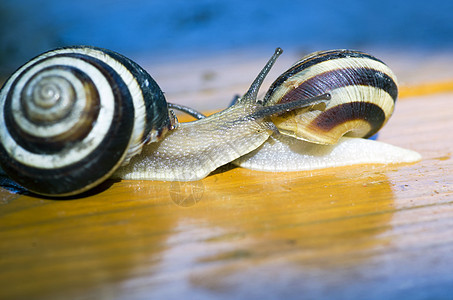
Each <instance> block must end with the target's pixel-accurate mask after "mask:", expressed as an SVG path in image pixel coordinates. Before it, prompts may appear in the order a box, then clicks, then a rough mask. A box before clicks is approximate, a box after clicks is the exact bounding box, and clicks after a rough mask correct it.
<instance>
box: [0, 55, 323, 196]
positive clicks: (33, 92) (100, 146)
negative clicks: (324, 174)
mask: <svg viewBox="0 0 453 300" xmlns="http://www.w3.org/2000/svg"><path fill="white" fill-rule="evenodd" d="M281 52H282V50H281V49H277V50H276V52H275V53H274V55H273V56H272V58H271V59H270V60H269V61H268V63H267V64H266V65H265V67H264V68H263V69H262V71H261V72H260V73H259V75H258V77H257V78H256V79H255V81H254V82H253V83H252V85H251V87H250V89H249V90H248V91H247V93H246V94H245V95H244V96H243V97H242V98H240V99H239V100H238V101H237V103H236V104H235V105H233V106H232V107H229V108H227V109H226V110H224V111H222V112H220V113H217V114H215V115H212V116H209V117H206V118H203V119H201V120H198V121H194V122H190V123H184V124H178V122H177V120H176V118H175V116H174V114H173V112H172V110H169V107H171V105H169V104H168V103H167V102H166V100H165V97H164V96H163V93H162V91H161V89H160V88H159V86H158V85H157V83H156V82H155V81H154V80H153V79H152V78H151V76H150V75H149V74H148V73H147V72H146V71H144V70H143V69H142V68H141V67H140V66H138V65H137V64H136V63H134V62H133V61H131V60H130V59H128V58H126V57H124V56H122V55H120V54H118V53H116V52H113V51H110V50H106V49H101V48H95V47H88V46H76V47H66V48H60V49H56V50H52V51H49V52H46V53H44V54H42V55H39V56H38V57H36V58H34V59H32V60H30V61H29V62H28V63H26V64H25V65H23V66H22V67H20V68H19V69H18V70H17V71H16V72H15V73H14V74H13V75H11V77H10V78H9V79H8V80H7V81H6V83H5V84H4V86H3V87H2V89H1V90H0V124H2V127H1V130H0V164H1V166H2V169H3V170H4V171H5V173H6V174H7V175H8V176H10V177H11V178H12V179H13V180H15V181H16V182H18V183H19V184H20V185H22V186H24V187H25V188H26V189H28V190H30V191H32V192H34V193H37V194H41V195H47V196H70V195H76V194H79V193H82V192H84V191H87V190H89V189H91V188H93V187H94V186H96V185H98V184H100V183H101V182H103V181H104V180H105V179H107V178H109V177H110V176H111V175H112V174H114V173H115V172H116V173H115V177H120V178H127V179H145V178H146V179H155V180H196V179H200V178H203V177H204V176H206V175H207V174H209V173H210V172H211V171H213V170H215V169H216V168H217V167H219V166H221V165H224V164H226V163H228V162H231V161H233V160H235V159H237V158H239V157H241V156H243V155H245V154H247V153H249V152H250V151H252V150H254V149H256V148H257V147H259V146H260V145H261V144H262V143H263V142H264V141H266V140H267V139H268V138H269V136H270V135H271V134H272V132H274V131H275V130H274V126H273V124H272V122H270V120H269V116H271V115H276V114H279V113H284V112H288V111H290V110H293V109H296V108H303V107H305V108H309V107H312V106H313V105H315V106H316V105H321V104H323V103H325V102H326V101H328V100H329V99H330V96H329V95H328V94H322V95H317V96H315V97H311V98H307V99H301V100H298V101H293V102H289V103H283V104H275V105H267V106H264V105H262V103H261V102H260V101H258V100H257V93H258V89H259V87H260V86H261V84H262V81H263V80H264V78H265V76H266V75H267V73H268V72H269V70H270V68H271V67H272V65H273V63H274V62H275V60H276V59H277V57H278V56H279V55H280V54H281ZM175 108H181V109H183V110H184V107H178V106H175ZM185 111H186V112H188V113H192V114H194V115H195V116H198V117H199V118H201V117H202V115H201V114H199V113H197V112H196V111H194V110H191V109H187V110H185ZM140 152H141V154H140ZM139 154H140V155H139ZM149 161H151V163H149ZM142 167H143V168H142ZM140 168H142V169H140ZM137 169H138V171H139V172H136V171H137Z"/></svg>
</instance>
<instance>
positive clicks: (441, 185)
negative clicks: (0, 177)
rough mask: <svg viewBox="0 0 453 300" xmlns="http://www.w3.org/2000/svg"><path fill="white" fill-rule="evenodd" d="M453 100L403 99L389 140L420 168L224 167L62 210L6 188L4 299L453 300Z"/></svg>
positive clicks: (128, 187) (118, 186)
mask: <svg viewBox="0 0 453 300" xmlns="http://www.w3.org/2000/svg"><path fill="white" fill-rule="evenodd" d="M255 69H257V68H255ZM250 81H251V80H250ZM440 86H441V87H440ZM417 89H418V90H417ZM452 90H453V83H451V82H446V81H442V82H438V83H436V82H434V83H433V84H431V85H421V84H418V85H416V86H412V87H406V88H404V87H403V88H402V89H401V95H402V98H401V99H400V100H399V102H398V105H397V110H396V112H395V114H394V116H393V118H392V119H391V120H390V122H389V124H388V125H387V126H386V127H385V128H384V129H383V130H382V132H381V135H380V138H379V139H380V140H381V141H385V142H388V143H391V144H394V145H398V146H402V147H406V148H409V149H413V150H416V151H418V152H420V153H421V154H422V155H423V160H422V161H421V162H419V163H416V164H413V165H404V166H384V167H383V166H357V167H351V168H338V169H328V170H322V171H316V172H295V173H265V172H256V171H249V170H245V169H240V168H229V167H227V168H224V169H223V170H222V171H221V172H217V173H216V174H214V175H211V176H209V177H207V178H206V179H204V180H202V181H199V182H193V183H168V182H144V181H121V182H108V183H106V184H104V185H103V186H102V187H101V188H100V189H98V190H97V191H96V193H94V194H93V195H89V196H86V197H84V198H82V199H74V200H65V201H63V200H48V199H42V198H35V197H32V196H30V195H26V194H20V193H14V192H13V190H14V189H13V188H11V186H9V182H8V181H4V182H3V188H1V189H0V299H213V298H217V299H453V271H452V265H453V160H452V157H451V155H452V151H453V130H452V129H453V99H452V97H453V94H451V91H452ZM417 91H418V92H417ZM439 92H443V93H439ZM231 95H232V94H231Z"/></svg>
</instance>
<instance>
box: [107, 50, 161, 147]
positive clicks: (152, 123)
mask: <svg viewBox="0 0 453 300" xmlns="http://www.w3.org/2000/svg"><path fill="white" fill-rule="evenodd" d="M103 51H104V52H105V53H107V54H108V55H109V56H111V57H112V58H114V59H115V60H117V61H119V62H120V63H121V64H122V65H123V66H124V67H126V68H127V69H128V71H129V72H130V73H131V74H132V75H133V77H134V79H135V80H137V83H138V85H139V87H140V89H141V92H142V94H143V98H144V102H145V109H146V127H145V131H144V132H145V135H144V136H143V141H145V140H146V139H147V135H148V133H150V132H151V131H159V130H161V129H162V128H164V127H169V126H170V119H169V116H168V107H167V102H166V100H165V97H164V94H163V92H162V90H161V89H160V87H159V86H158V85H157V83H156V81H154V79H153V78H152V77H151V76H150V75H149V74H148V72H146V71H145V70H144V69H143V68H142V67H140V66H139V65H138V64H136V63H135V62H133V61H132V60H130V59H128V58H127V57H125V56H123V55H121V54H119V53H116V52H114V51H111V50H107V49H103Z"/></svg>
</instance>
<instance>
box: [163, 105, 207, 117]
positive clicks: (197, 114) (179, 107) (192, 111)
mask: <svg viewBox="0 0 453 300" xmlns="http://www.w3.org/2000/svg"><path fill="white" fill-rule="evenodd" d="M168 108H171V109H176V110H178V111H180V112H183V113H186V114H188V115H189V116H192V117H194V118H195V119H198V120H201V119H204V118H206V116H205V115H203V114H202V113H201V112H199V111H198V110H195V109H193V108H191V107H188V106H185V105H180V104H175V103H168Z"/></svg>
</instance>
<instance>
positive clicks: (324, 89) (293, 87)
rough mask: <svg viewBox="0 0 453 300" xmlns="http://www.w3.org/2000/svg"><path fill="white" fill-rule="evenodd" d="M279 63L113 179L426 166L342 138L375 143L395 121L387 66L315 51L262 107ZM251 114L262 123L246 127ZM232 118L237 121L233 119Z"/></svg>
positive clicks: (385, 148) (387, 148)
mask: <svg viewBox="0 0 453 300" xmlns="http://www.w3.org/2000/svg"><path fill="white" fill-rule="evenodd" d="M275 58H276V56H275V55H274V57H273V58H272V59H271V60H270V62H268V65H267V66H266V67H265V68H264V69H263V70H264V71H262V73H260V75H258V77H257V80H255V83H254V84H252V87H251V89H250V90H249V92H248V93H246V95H245V96H243V97H242V98H238V99H237V100H236V101H234V102H233V105H232V106H231V107H230V108H228V109H226V110H224V111H222V112H220V113H218V114H214V115H213V116H210V117H208V118H205V119H202V120H199V121H194V122H190V123H183V124H181V126H180V127H179V128H178V129H177V130H175V131H173V132H171V133H170V134H169V135H168V136H167V137H166V138H165V139H163V140H162V141H160V142H158V143H155V144H152V145H149V146H147V147H145V148H144V149H143V152H142V153H141V154H140V155H139V156H137V157H134V158H133V159H132V160H131V163H130V164H129V165H127V166H125V167H122V168H120V169H119V170H118V171H117V172H116V173H115V174H114V176H115V177H117V178H121V179H142V180H179V181H189V180H198V179H202V178H204V177H205V176H207V175H208V174H209V173H210V172H211V171H213V170H215V169H216V168H217V167H219V166H221V165H223V164H225V163H228V162H230V161H232V160H233V159H234V157H237V158H236V160H234V161H233V163H234V164H236V165H238V166H241V167H244V168H249V169H254V170H262V171H301V170H312V169H319V168H326V167H335V166H344V165H352V164H359V163H382V164H385V163H397V162H413V161H417V160H419V159H420V156H419V155H418V153H415V152H413V151H410V150H405V149H402V148H399V147H395V146H391V145H387V144H384V143H382V142H376V141H370V140H366V139H357V138H347V137H343V136H344V135H350V136H353V137H365V138H366V137H370V136H372V135H374V134H375V133H376V132H377V131H378V130H379V129H380V128H382V126H383V125H384V124H385V123H386V122H387V121H388V119H389V118H390V116H391V115H392V113H393V110H394V106H395V102H396V98H397V93H398V91H397V80H396V77H395V75H394V74H393V72H392V71H391V70H390V68H389V67H388V66H387V65H385V64H384V63H383V62H382V61H380V60H378V59H377V58H375V57H373V56H371V55H369V54H366V53H363V52H358V51H351V50H330V51H322V52H316V53H313V54H311V55H309V56H307V57H305V58H303V59H302V60H300V61H299V62H297V63H296V64H294V65H293V66H292V67H291V68H290V69H289V70H288V71H286V72H284V73H283V74H282V75H281V76H279V77H278V78H277V79H276V80H275V81H274V83H273V84H272V85H271V86H270V88H269V90H268V92H267V93H266V95H265V97H264V99H263V101H260V100H257V96H256V93H257V90H258V88H259V87H260V85H261V83H259V84H258V83H257V82H262V80H263V78H264V76H265V75H266V74H267V71H265V70H267V69H268V68H270V67H271V66H272V64H273V63H274V61H275ZM326 94H328V95H330V98H331V100H330V101H327V102H323V103H321V105H315V104H316V103H315V102H313V99H316V97H317V96H319V95H326ZM304 99H305V100H306V101H311V102H312V105H305V106H303V105H296V106H294V107H296V109H291V110H290V111H288V112H286V113H274V114H271V113H267V114H265V113H264V112H265V109H261V110H257V108H256V106H261V105H262V106H264V107H265V108H268V109H270V108H274V109H275V108H276V107H278V106H280V105H288V104H291V103H298V102H300V101H304ZM310 99H311V100H310ZM244 110H245V111H244ZM252 111H259V113H253V112H252ZM247 113H250V114H251V115H253V116H254V118H256V120H253V121H252V122H250V120H244V119H243V116H245V115H246V114H247ZM258 115H259V118H258ZM232 116H235V117H233V119H232V118H231V117H232ZM237 116H241V117H237ZM263 117H269V118H268V119H270V120H272V123H269V122H268V121H266V119H264V123H263V121H262V118H263ZM232 120H234V122H232ZM239 120H241V121H239ZM225 124H229V125H228V126H225ZM189 141H190V142H189ZM255 148H256V149H255ZM252 150H253V151H252ZM247 152H248V153H247Z"/></svg>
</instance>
